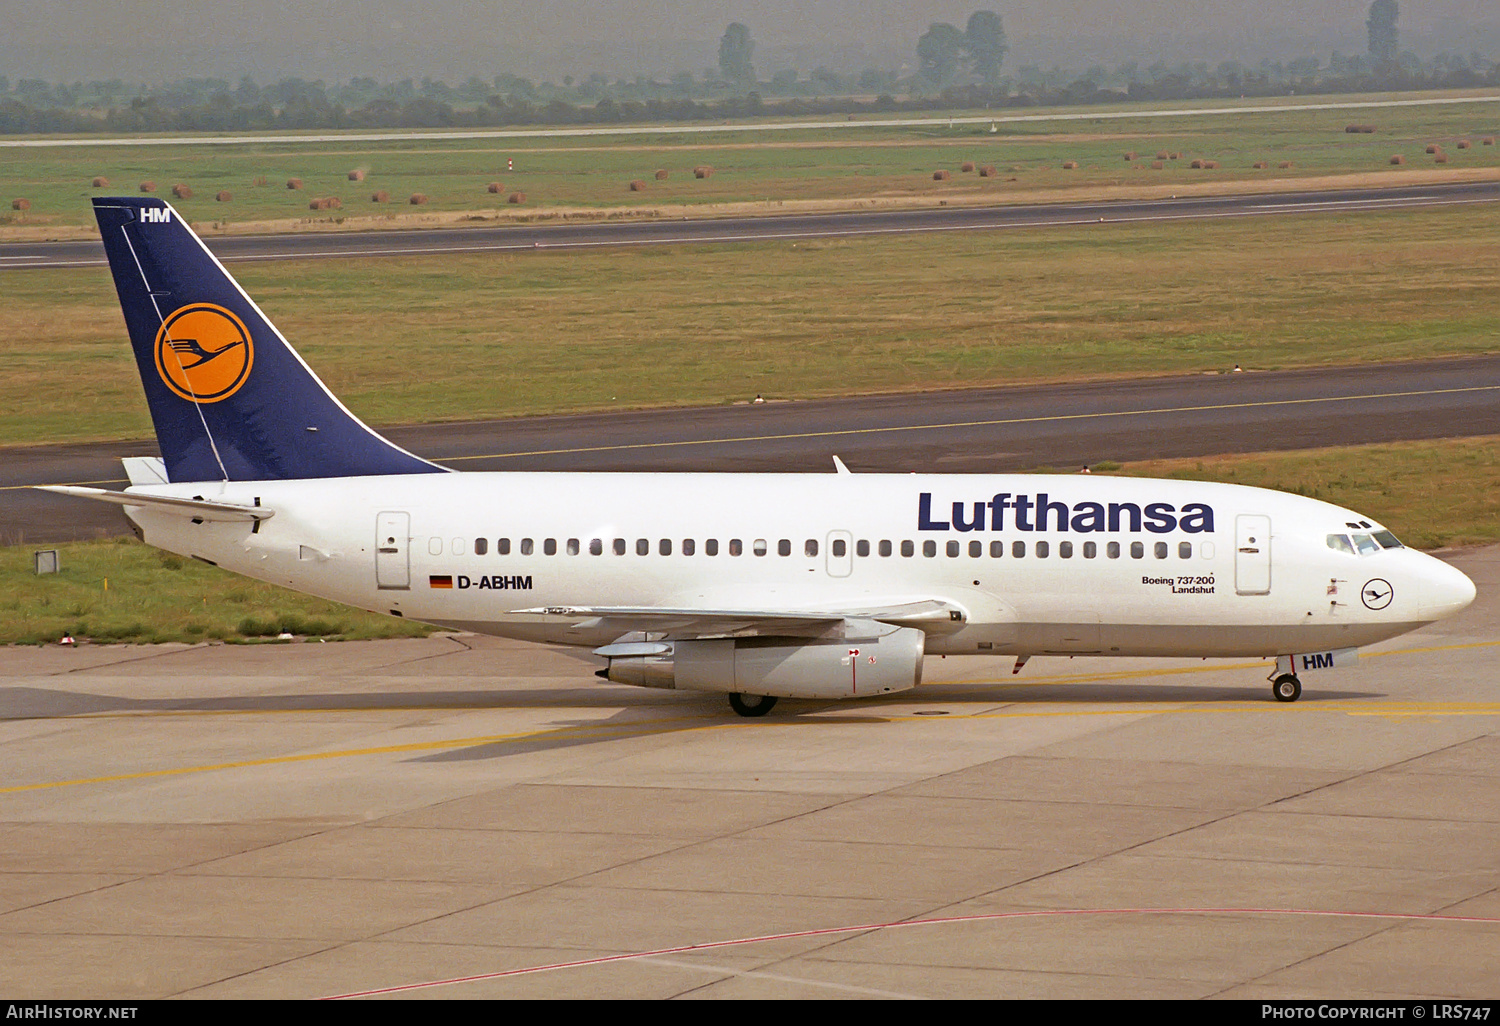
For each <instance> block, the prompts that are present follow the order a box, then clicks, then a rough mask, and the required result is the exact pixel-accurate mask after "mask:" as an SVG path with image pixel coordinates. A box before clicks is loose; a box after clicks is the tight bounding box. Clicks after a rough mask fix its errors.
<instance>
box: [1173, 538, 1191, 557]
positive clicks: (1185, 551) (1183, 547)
mask: <svg viewBox="0 0 1500 1026" xmlns="http://www.w3.org/2000/svg"><path fill="white" fill-rule="evenodd" d="M1177 558H1178V559H1192V558H1193V543H1192V542H1178V543H1177Z"/></svg>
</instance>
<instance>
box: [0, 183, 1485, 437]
mask: <svg viewBox="0 0 1500 1026" xmlns="http://www.w3.org/2000/svg"><path fill="white" fill-rule="evenodd" d="M1484 209H1485V208H1474V207H1452V208H1430V209H1424V210H1418V211H1410V212H1389V213H1385V212H1381V213H1375V212H1367V213H1361V214H1357V215H1300V216H1296V217H1276V218H1240V219H1230V220H1224V221H1183V222H1173V223H1169V224H1156V225H1128V224H1122V225H1111V226H1105V227H1099V228H1086V229H1080V228H1066V229H1048V230H1026V231H1001V232H955V233H941V234H934V235H912V236H900V237H886V238H878V239H858V240H850V241H828V242H800V243H792V242H765V243H747V244H734V245H715V246H700V247H652V248H646V249H632V250H630V251H616V250H598V251H589V252H561V251H551V252H548V251H545V250H544V251H541V252H537V253H523V254H520V255H508V256H498V257H497V256H451V255H443V256H432V257H419V258H402V259H368V260H361V261H357V262H341V261H334V260H319V261H305V262H301V263H298V262H278V263H272V264H241V265H237V266H236V267H235V268H234V272H235V274H236V275H237V276H239V278H240V279H241V281H242V282H243V284H244V285H245V287H246V288H247V289H248V290H249V291H250V293H251V294H252V295H253V296H255V297H256V299H257V300H258V301H259V302H260V304H261V305H262V307H263V308H264V309H265V310H266V312H267V313H268V314H269V315H270V316H271V317H272V319H273V320H275V321H276V322H277V324H278V326H279V327H280V328H281V329H282V330H283V331H284V332H285V333H286V335H287V336H288V337H289V338H290V339H291V340H292V342H293V344H294V345H296V346H297V347H298V349H299V350H300V351H301V352H302V354H303V355H304V356H305V357H306V358H307V360H308V362H309V363H310V364H311V365H312V366H313V368H314V369H315V370H316V371H317V372H318V373H319V375H321V376H322V377H323V379H324V380H325V381H326V382H327V383H328V384H329V386H330V387H331V388H332V389H333V390H334V392H335V393H337V394H338V395H339V396H340V397H341V398H342V399H343V400H344V401H345V402H346V403H347V404H348V405H349V406H350V407H351V408H352V409H353V410H354V411H355V412H356V413H358V414H359V415H360V416H361V417H363V418H365V419H366V420H367V421H369V422H371V423H376V424H391V423H409V422H423V421H435V420H444V419H476V418H489V417H504V416H512V415H520V414H537V413H554V412H566V411H579V410H611V409H628V408H638V407H659V406H672V405H699V404H714V403H722V402H729V401H733V400H737V399H738V400H742V399H745V398H747V397H749V396H753V395H755V394H756V393H762V394H764V395H766V396H768V397H778V398H807V397H813V396H829V395H845V394H851V393H874V392H894V391H909V390H922V389H934V388H956V387H973V386H982V385H996V384H1007V383H1015V382H1022V381H1041V380H1062V379H1076V378H1105V377H1112V376H1127V375H1139V374H1152V373H1162V372H1199V371H1222V370H1227V369H1229V368H1230V367H1232V366H1233V365H1235V364H1237V363H1238V364H1240V365H1241V366H1243V367H1245V368H1246V369H1247V370H1254V369H1266V368H1276V367H1290V366H1306V365H1317V364H1347V363H1360V362H1368V361H1380V360H1397V359H1412V358H1423V357H1434V356H1440V355H1455V354H1472V353H1481V352H1491V351H1494V350H1495V349H1496V348H1497V346H1500V222H1497V221H1496V219H1495V218H1494V217H1493V216H1490V215H1489V214H1488V213H1484V212H1482V211H1484ZM1476 211H1480V212H1476ZM3 273H4V275H5V290H6V297H5V298H6V301H5V303H4V304H0V361H3V364H4V366H5V367H6V369H7V373H6V374H5V375H4V376H3V377H0V445H3V444H18V443H40V442H60V441H79V440H85V439H115V438H139V437H146V436H147V435H149V433H150V426H149V422H148V418H147V414H146V409H145V404H144V401H143V399H142V397H141V393H140V384H139V381H138V379H137V376H136V371H135V367H134V363H133V360H132V358H131V357H130V354H129V346H128V342H127V340H126V336H125V329H124V324H123V321H122V319H121V316H120V312H119V307H118V305H117V302H116V299H115V295H114V289H113V286H112V284H111V283H110V281H109V277H108V274H107V272H105V271H104V270H103V269H89V270H67V271H62V270H59V271H25V272H17V271H8V272H3ZM60 369H65V371H66V372H65V373H60ZM60 394H66V395H68V396H70V397H72V398H71V399H70V401H67V402H61V401H59V395H60Z"/></svg>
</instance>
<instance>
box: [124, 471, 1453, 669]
mask: <svg viewBox="0 0 1500 1026" xmlns="http://www.w3.org/2000/svg"><path fill="white" fill-rule="evenodd" d="M140 490H142V491H148V492H151V493H155V494H162V495H175V496H182V497H193V496H201V497H204V498H207V499H211V500H220V501H227V502H236V503H241V504H245V505H255V504H259V505H264V506H267V507H271V508H272V509H274V510H275V515H274V516H273V517H271V518H270V519H267V520H265V521H263V522H261V523H260V524H259V525H256V526H254V527H252V525H250V524H248V523H222V522H204V523H192V522H190V521H189V520H187V519H185V518H183V517H181V516H174V515H170V514H165V513H160V512H156V511H153V510H150V509H141V508H131V509H130V514H131V517H132V519H133V520H134V521H135V522H136V523H137V524H138V525H139V526H140V527H141V529H142V532H143V536H144V538H145V540H146V541H147V542H149V543H150V544H152V545H156V546H158V547H161V548H164V549H169V550H171V551H174V552H178V553H181V554H184V555H188V556H193V557H197V558H200V559H205V560H209V561H211V562H213V563H216V564H218V565H219V566H222V567H225V568H227V569H230V570H234V571H236V572H239V573H243V574H246V575H248V576H251V577H255V578H259V579H261V580H265V581H270V582H273V583H277V584H282V585H286V586H288V587H292V588H295V589H297V590H299V591H305V592H310V593H313V594H317V595H320V596H323V597H326V598H330V599H334V600H337V601H340V602H345V603H348V604H350V605H354V606H359V607H362V608H365V609H371V610H376V611H379V612H383V613H391V614H395V615H400V616H403V617H408V618H412V619H416V620H421V621H426V622H430V623H435V624H439V625H444V626H450V627H456V628H461V629H467V630H473V631H476V632H481V633H486V634H494V635H501V636H507V637H514V638H521V639H525V640H531V641H543V642H550V643H559V644H573V645H589V646H596V645H603V644H607V643H609V642H611V641H614V640H615V639H616V637H618V630H617V629H616V628H615V627H613V626H612V625H611V624H610V623H608V622H603V623H600V622H598V621H597V620H593V621H591V619H590V618H588V617H581V616H579V615H577V614H576V613H574V612H572V610H573V609H575V608H577V607H654V608H667V609H705V610H746V611H773V610H774V611H791V612H804V613H806V612H829V613H841V612H844V611H847V610H849V609H854V608H868V607H870V606H872V605H882V604H887V605H890V604H899V603H904V602H915V601H920V600H938V601H941V602H943V603H946V604H947V605H949V606H951V607H953V608H955V609H956V610H959V611H961V614H960V615H958V616H955V619H954V622H952V623H950V624H945V625H944V626H943V627H942V628H941V629H935V630H929V631H928V634H927V638H926V651H927V652H928V653H929V654H993V655H1003V654H1010V655H1042V654H1048V653H1057V654H1083V653H1097V654H1105V655H1120V656H1141V655H1169V656H1269V655H1276V654H1287V653H1295V652H1309V651H1317V650H1327V649H1344V648H1354V647H1358V646H1362V645H1368V644H1371V643H1373V642H1376V641H1380V640H1383V639H1385V638H1389V637H1393V636H1395V635H1398V634H1401V633H1403V632H1405V631H1409V630H1412V629H1413V628H1415V627H1418V626H1420V625H1422V624H1424V623H1428V622H1431V621H1433V620H1436V619H1438V618H1440V617H1442V616H1445V615H1449V614H1450V613H1452V612H1455V611H1456V610H1458V609H1461V608H1463V606H1465V605H1467V604H1468V602H1469V601H1471V600H1472V598H1473V595H1474V588H1473V584H1472V583H1471V582H1470V581H1469V580H1468V578H1466V577H1464V575H1463V574H1461V573H1459V572H1458V571H1456V570H1454V569H1452V568H1451V567H1449V566H1447V564H1445V563H1442V562H1441V561H1439V560H1436V559H1433V558H1432V557H1430V556H1427V555H1425V554H1423V553H1421V552H1417V551H1415V550H1412V549H1408V548H1404V547H1400V546H1399V545H1398V544H1397V543H1395V541H1394V539H1393V538H1392V537H1391V536H1390V535H1389V533H1388V532H1385V531H1384V530H1383V529H1382V528H1381V527H1380V525H1379V524H1376V523H1374V522H1372V521H1370V520H1369V519H1368V518H1366V517H1363V516H1361V515H1360V514H1358V513H1355V512H1352V511H1350V510H1346V509H1342V508H1340V507H1338V506H1334V505H1331V504H1329V503H1325V502H1321V501H1318V500H1315V499H1309V498H1305V497H1302V496H1297V495H1289V494H1286V493H1281V492H1272V491H1267V490H1264V489H1257V488H1249V487H1244V486H1237V485H1224V484H1212V483H1201V482H1186V481H1174V480H1150V479H1138V478H1115V477H1105V476H1101V475H1090V476H1083V475H1068V476H1062V475H1058V476H1050V475H1005V476H989V475H962V476H957V475H952V476H950V475H941V476H939V475H883V474H868V475H867V474H827V475H813V474H754V475H749V474H682V475H662V474H557V473H548V474H532V473H468V474H424V475H411V476H401V475H396V476H383V477H355V478H332V479H319V480H296V481H263V482H253V481H251V482H226V483H219V482H214V483H211V484H191V485H188V484H183V485H162V486H155V487H151V488H147V489H140ZM1377 536H1379V537H1382V538H1384V539H1387V541H1386V542H1385V543H1384V544H1382V543H1380V542H1377V541H1373V540H1372V539H1373V538H1375V537H1377ZM1340 539H1341V540H1340Z"/></svg>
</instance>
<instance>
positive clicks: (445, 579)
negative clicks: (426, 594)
mask: <svg viewBox="0 0 1500 1026" xmlns="http://www.w3.org/2000/svg"><path fill="white" fill-rule="evenodd" d="M427 585H428V587H431V588H451V587H453V575H452V574H433V575H431V576H430V577H428V578H427Z"/></svg>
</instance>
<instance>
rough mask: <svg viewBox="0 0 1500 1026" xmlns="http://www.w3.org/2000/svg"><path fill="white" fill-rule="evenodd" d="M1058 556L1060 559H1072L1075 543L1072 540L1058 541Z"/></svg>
mask: <svg viewBox="0 0 1500 1026" xmlns="http://www.w3.org/2000/svg"><path fill="white" fill-rule="evenodd" d="M1057 558H1059V559H1072V558H1073V543H1072V542H1070V541H1060V542H1058V543H1057Z"/></svg>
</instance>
